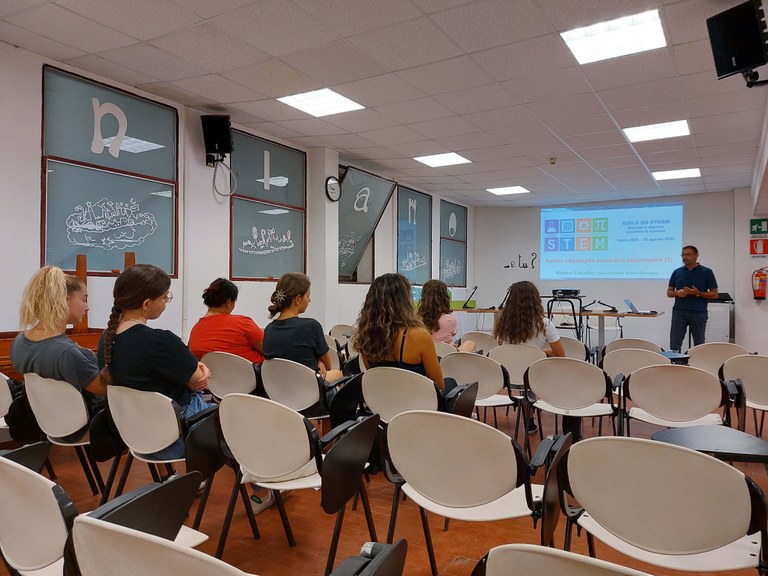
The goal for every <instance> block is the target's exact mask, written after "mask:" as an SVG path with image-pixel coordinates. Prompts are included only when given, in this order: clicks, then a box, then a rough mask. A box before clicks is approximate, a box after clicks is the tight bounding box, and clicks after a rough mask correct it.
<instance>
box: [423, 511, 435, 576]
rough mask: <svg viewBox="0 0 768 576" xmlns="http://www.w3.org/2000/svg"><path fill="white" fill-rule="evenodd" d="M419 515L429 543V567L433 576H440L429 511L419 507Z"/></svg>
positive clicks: (425, 538) (425, 537)
mask: <svg viewBox="0 0 768 576" xmlns="http://www.w3.org/2000/svg"><path fill="white" fill-rule="evenodd" d="M419 513H420V514H421V525H422V527H423V528H424V540H426V543H427V554H428V555H429V567H430V568H431V569H432V576H438V574H437V561H436V560H435V549H434V548H433V547H432V535H431V534H430V533H429V520H428V519H427V511H426V510H424V508H422V507H421V506H419Z"/></svg>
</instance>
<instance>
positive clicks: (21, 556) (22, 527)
mask: <svg viewBox="0 0 768 576" xmlns="http://www.w3.org/2000/svg"><path fill="white" fill-rule="evenodd" d="M67 386H69V384H67ZM0 486H2V489H0V550H1V551H2V553H3V557H4V558H5V559H6V561H7V562H8V564H10V565H11V567H13V568H14V569H16V570H28V571H32V570H39V569H41V568H45V567H46V566H50V565H51V564H53V563H55V562H57V561H58V560H60V559H61V558H62V557H63V556H64V547H65V544H66V542H67V535H68V530H67V523H66V521H65V519H64V517H63V515H62V508H61V506H60V504H59V502H58V501H57V495H58V497H59V498H62V500H63V501H67V500H68V498H67V495H66V493H65V492H64V491H63V490H62V489H61V488H60V487H59V486H57V485H56V483H55V482H52V481H51V480H49V479H48V478H45V477H44V476H41V475H40V474H37V473H36V472H33V471H32V470H29V469H28V468H26V467H24V466H22V465H21V464H17V463H16V462H12V461H10V460H8V459H6V458H2V457H0ZM69 504H70V505H71V502H69ZM72 511H73V513H74V514H77V512H75V511H74V507H73V508H72Z"/></svg>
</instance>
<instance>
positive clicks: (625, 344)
mask: <svg viewBox="0 0 768 576" xmlns="http://www.w3.org/2000/svg"><path fill="white" fill-rule="evenodd" d="M621 348H640V349H641V350H650V351H652V352H661V346H659V345H658V344H656V343H655V342H651V341H650V340H644V339H643V338H619V339H618V340H614V341H613V342H608V344H606V345H605V350H604V352H603V355H605V354H609V353H610V352H613V351H614V350H619V349H621Z"/></svg>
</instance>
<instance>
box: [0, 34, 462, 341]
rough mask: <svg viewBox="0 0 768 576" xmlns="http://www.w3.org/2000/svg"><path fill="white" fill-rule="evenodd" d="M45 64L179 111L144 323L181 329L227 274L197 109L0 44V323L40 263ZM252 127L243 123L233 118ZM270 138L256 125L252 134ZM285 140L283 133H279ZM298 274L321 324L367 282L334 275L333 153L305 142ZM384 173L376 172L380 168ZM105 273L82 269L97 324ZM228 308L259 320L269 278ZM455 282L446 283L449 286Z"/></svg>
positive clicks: (384, 249)
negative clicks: (167, 291) (165, 242)
mask: <svg viewBox="0 0 768 576" xmlns="http://www.w3.org/2000/svg"><path fill="white" fill-rule="evenodd" d="M46 63H48V64H54V65H56V66H59V67H61V68H63V69H67V70H70V71H73V72H76V73H78V74H81V75H83V76H86V77H89V78H93V79H94V80H97V81H102V82H105V83H106V84H108V85H111V86H114V87H116V88H121V89H124V90H128V91H129V92H133V93H136V94H139V95H143V96H146V97H148V98H150V99H153V100H157V101H161V102H164V103H166V104H169V105H172V106H175V107H176V108H177V109H178V111H179V191H180V200H179V276H178V279H176V280H174V282H173V285H172V287H171V289H172V290H173V293H174V296H175V297H174V301H173V303H172V304H171V305H170V306H169V307H168V309H167V311H166V312H165V313H164V314H163V316H162V317H161V318H160V319H158V320H157V321H156V322H155V323H154V325H155V326H158V327H163V328H168V329H171V330H174V331H175V332H177V333H178V334H180V335H182V336H184V337H186V336H187V335H188V334H189V330H190V329H191V327H192V325H193V324H194V323H195V321H196V320H197V319H198V318H199V317H200V316H201V315H202V314H203V312H204V307H203V304H202V299H201V294H202V291H203V289H204V288H205V287H206V286H207V285H208V284H209V283H210V282H211V281H212V280H214V279H215V278H216V277H218V276H222V277H227V276H228V274H229V250H230V248H229V225H230V217H229V200H228V199H227V198H222V197H220V196H217V195H215V194H214V192H213V190H212V180H213V174H214V170H213V168H208V167H207V166H205V152H204V147H203V137H202V129H201V126H200V120H199V117H200V113H199V112H198V111H196V110H192V109H189V108H185V107H184V106H180V105H175V104H174V103H173V102H169V101H167V100H163V99H162V98H158V97H157V96H154V95H151V94H145V93H141V92H137V91H136V90H134V89H132V88H130V87H128V86H124V85H120V84H116V83H114V82H111V81H106V80H105V79H103V78H99V77H97V76H94V75H92V74H88V73H85V72H83V71H81V70H78V69H75V68H72V67H69V66H64V65H61V64H59V63H56V62H52V61H50V60H47V59H45V58H42V57H40V56H37V55H35V54H32V53H29V52H26V51H24V50H21V49H19V48H14V47H12V46H9V45H7V44H4V43H0V126H2V127H3V133H4V138H3V139H0V172H2V174H3V178H2V179H1V180H0V243H2V244H1V245H2V248H3V249H2V252H1V253H2V257H1V258H2V260H0V266H2V270H3V274H2V275H1V276H0V298H2V301H3V302H4V303H5V305H4V306H3V307H1V308H0V331H8V330H16V329H18V307H19V303H20V301H21V294H22V291H23V288H24V285H25V284H26V282H27V280H28V279H29V277H30V276H31V275H32V274H33V273H34V271H35V270H37V269H38V267H39V264H40V222H41V220H40V214H41V212H40V210H41V191H40V156H41V110H42V66H43V64H46ZM236 127H238V128H240V129H242V130H244V131H246V132H250V133H254V132H253V131H252V130H249V129H247V128H244V127H240V126H236ZM256 135H257V136H261V137H264V138H268V139H270V140H273V141H276V142H280V140H279V139H276V138H272V137H270V136H268V135H266V134H256ZM280 143H283V144H286V143H285V142H280ZM306 152H307V214H308V221H307V273H308V274H309V275H310V277H311V278H312V282H313V290H312V304H311V305H310V308H309V310H308V312H307V314H308V315H310V316H312V317H314V318H317V319H318V320H319V321H320V322H321V323H323V325H324V326H326V327H330V326H331V325H333V324H336V323H353V322H354V321H355V320H356V318H357V313H358V311H359V308H360V306H361V305H362V302H363V300H364V299H365V294H366V292H367V290H368V286H367V285H350V284H341V285H340V284H339V283H338V279H337V263H336V253H337V238H338V205H337V204H333V203H330V202H328V201H327V200H326V198H325V191H324V190H325V177H326V176H328V175H330V174H335V173H336V171H337V166H338V153H337V152H336V151H334V150H327V149H312V150H307V151H306ZM380 175H381V176H382V177H385V178H386V177H387V175H386V174H383V173H382V174H380ZM217 183H218V188H219V190H222V191H227V190H228V178H227V176H226V174H223V173H221V170H220V173H219V175H218V177H217ZM396 200H397V195H396V194H395V195H393V198H392V201H391V202H390V204H389V206H388V207H387V209H386V211H385V212H384V215H383V217H382V219H381V222H380V224H379V226H378V228H377V230H376V236H375V239H376V254H375V262H374V265H375V272H376V274H377V275H378V274H383V273H385V272H392V271H395V270H396V256H397V254H396V251H397V244H396V239H397V221H396V220H397V213H396V210H395V206H396ZM439 201H440V198H439V197H437V196H435V197H434V199H433V210H434V215H433V221H434V223H435V224H434V234H433V236H434V238H435V241H434V242H433V249H432V252H433V274H435V275H436V274H437V266H438V256H439V242H437V240H436V239H437V237H438V235H439V225H438V218H439ZM468 218H469V222H470V229H469V238H470V242H469V245H468V251H469V256H468V273H467V277H468V283H469V284H470V285H472V256H471V254H472V242H471V238H472V226H471V223H472V220H473V211H472V209H470V210H469V214H468ZM113 283H114V279H113V278H93V277H92V278H89V282H88V289H89V303H90V306H91V311H90V313H89V324H90V326H92V327H103V326H104V325H105V324H106V321H107V318H108V316H109V311H110V308H111V305H112V294H111V292H112V285H113ZM238 286H239V287H240V297H239V299H238V307H237V311H238V312H239V313H241V314H247V315H249V316H252V317H253V318H254V320H256V322H257V323H258V324H259V325H262V326H263V325H264V324H266V323H267V322H268V320H267V306H268V305H269V297H270V295H271V293H272V291H273V290H274V286H275V283H274V281H263V282H238ZM459 292H460V291H456V293H459Z"/></svg>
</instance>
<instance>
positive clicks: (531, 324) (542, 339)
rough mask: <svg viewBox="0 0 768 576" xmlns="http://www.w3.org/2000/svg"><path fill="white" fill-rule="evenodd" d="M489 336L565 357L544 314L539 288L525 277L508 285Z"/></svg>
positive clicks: (555, 333) (503, 341) (552, 327)
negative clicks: (503, 302)
mask: <svg viewBox="0 0 768 576" xmlns="http://www.w3.org/2000/svg"><path fill="white" fill-rule="evenodd" d="M493 337H494V338H498V340H499V343H500V344H527V345H528V346H533V347H534V348H539V349H540V350H544V352H545V353H546V354H547V356H565V349H564V348H563V344H562V342H560V336H559V335H558V333H557V329H556V328H555V326H554V324H552V323H551V322H550V321H549V318H545V316H544V307H543V306H542V305H541V296H540V295H539V291H538V290H537V289H536V286H534V285H533V284H532V283H531V282H528V281H527V280H523V281H522V282H515V283H514V284H512V286H510V287H509V296H508V297H507V301H506V305H505V306H504V309H503V310H502V312H501V317H500V318H499V319H498V321H497V322H496V326H494V329H493Z"/></svg>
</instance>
